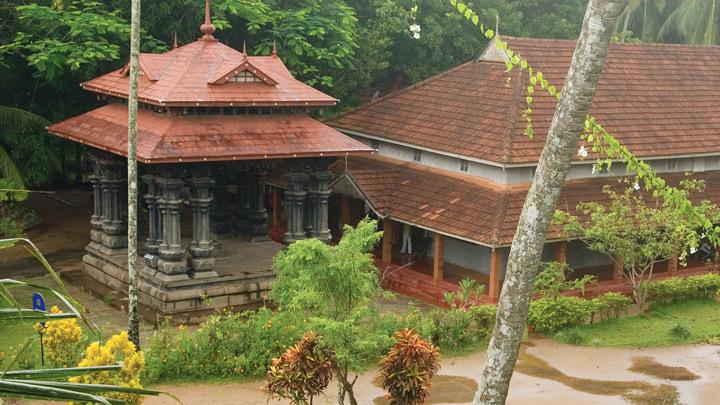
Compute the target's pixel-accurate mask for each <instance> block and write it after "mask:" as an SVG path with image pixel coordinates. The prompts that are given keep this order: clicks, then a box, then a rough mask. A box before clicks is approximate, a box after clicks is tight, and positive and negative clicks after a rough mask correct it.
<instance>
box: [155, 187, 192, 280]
mask: <svg viewBox="0 0 720 405" xmlns="http://www.w3.org/2000/svg"><path fill="white" fill-rule="evenodd" d="M156 184H157V186H158V188H159V190H160V200H159V208H160V213H161V215H162V241H161V243H160V246H159V249H158V251H159V253H160V259H159V260H158V270H160V271H161V272H163V273H165V274H180V273H185V272H187V260H186V259H185V250H184V249H183V247H182V240H181V239H180V213H181V211H182V200H181V199H180V190H181V189H182V187H183V184H184V183H183V181H182V180H179V179H166V178H158V179H157V180H156Z"/></svg>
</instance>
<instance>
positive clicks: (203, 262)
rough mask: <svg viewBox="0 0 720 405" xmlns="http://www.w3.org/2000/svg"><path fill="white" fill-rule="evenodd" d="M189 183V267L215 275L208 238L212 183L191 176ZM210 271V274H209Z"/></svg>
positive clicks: (202, 178)
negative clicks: (190, 226)
mask: <svg viewBox="0 0 720 405" xmlns="http://www.w3.org/2000/svg"><path fill="white" fill-rule="evenodd" d="M188 183H189V184H190V207H191V208H192V216H193V218H192V219H193V221H192V226H193V229H192V241H190V256H191V257H190V268H191V269H192V270H194V271H195V272H196V274H195V276H196V277H197V276H198V275H200V274H198V273H203V274H204V275H215V274H214V272H211V270H212V269H213V268H214V267H215V259H214V258H213V257H212V253H213V246H212V244H211V240H210V205H211V204H212V195H211V194H210V193H211V190H212V186H213V184H214V182H213V180H212V179H210V178H209V177H193V178H191V179H189V180H188ZM209 273H212V274H209Z"/></svg>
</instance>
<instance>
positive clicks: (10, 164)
mask: <svg viewBox="0 0 720 405" xmlns="http://www.w3.org/2000/svg"><path fill="white" fill-rule="evenodd" d="M48 125H50V121H48V120H46V119H45V118H43V117H41V116H39V115H37V114H33V113H31V112H29V111H25V110H21V109H19V108H14V107H7V106H0V179H7V180H9V181H10V183H11V184H12V186H13V187H14V188H24V187H25V182H24V181H23V176H22V173H20V170H19V169H18V167H17V165H16V164H15V162H14V161H13V159H12V158H11V157H10V153H9V152H8V150H7V149H6V148H5V147H3V142H2V138H3V137H4V136H6V134H9V133H10V132H23V133H24V132H28V131H33V130H42V128H45V127H46V126H48ZM42 152H44V153H50V154H52V152H51V151H42Z"/></svg>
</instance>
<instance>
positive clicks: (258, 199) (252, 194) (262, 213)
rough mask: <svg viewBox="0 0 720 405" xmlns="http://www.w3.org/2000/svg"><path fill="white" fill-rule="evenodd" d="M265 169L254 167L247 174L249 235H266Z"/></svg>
mask: <svg viewBox="0 0 720 405" xmlns="http://www.w3.org/2000/svg"><path fill="white" fill-rule="evenodd" d="M264 179H265V171H264V170H262V169H256V170H253V171H251V172H249V173H248V175H247V180H248V182H247V190H248V198H249V200H250V201H249V210H248V212H247V215H246V217H247V220H248V225H249V229H250V235H251V236H263V235H267V230H268V229H267V219H268V213H267V209H265V182H264Z"/></svg>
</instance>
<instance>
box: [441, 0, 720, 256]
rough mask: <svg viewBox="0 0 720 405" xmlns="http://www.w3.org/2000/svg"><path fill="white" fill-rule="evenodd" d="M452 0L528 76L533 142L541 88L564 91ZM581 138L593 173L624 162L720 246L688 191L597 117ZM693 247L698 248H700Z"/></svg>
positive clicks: (719, 235)
mask: <svg viewBox="0 0 720 405" xmlns="http://www.w3.org/2000/svg"><path fill="white" fill-rule="evenodd" d="M449 1H450V4H451V5H452V6H453V7H455V8H456V9H457V11H458V12H459V13H460V14H462V15H463V16H464V17H465V18H466V19H467V20H468V21H470V22H472V23H473V24H474V25H476V26H477V27H478V28H479V30H480V32H481V33H482V34H483V35H484V36H485V37H486V38H487V39H495V46H496V47H497V48H498V49H500V50H502V51H503V52H504V53H505V55H506V56H507V59H506V61H505V66H506V68H507V70H508V72H510V71H512V70H513V69H514V68H520V69H522V70H523V71H525V72H526V74H527V75H528V77H529V79H528V80H529V85H528V87H527V95H526V97H525V102H526V108H525V110H524V111H523V118H524V119H525V122H526V126H525V134H526V135H527V136H528V138H530V139H532V138H533V136H534V131H533V125H532V124H533V123H532V105H533V97H534V95H535V92H536V91H537V88H538V87H540V89H541V90H542V91H545V92H547V93H548V94H550V95H551V96H553V97H555V98H556V99H558V100H560V97H561V92H560V91H558V90H557V88H556V87H555V86H554V85H552V84H551V83H550V82H549V81H548V80H547V79H545V78H544V76H543V73H542V72H541V71H539V70H536V69H533V67H532V66H531V65H530V63H529V62H528V61H527V59H525V58H523V56H522V55H520V53H519V52H517V51H514V50H512V49H510V48H509V46H508V43H507V42H505V41H503V40H501V39H500V37H499V36H497V35H496V33H495V32H494V31H493V30H492V29H490V28H487V27H486V26H485V25H484V24H483V23H482V22H480V17H479V16H478V15H477V13H475V12H474V11H473V10H472V9H471V8H470V7H469V6H468V5H467V4H465V3H462V2H459V1H458V0H449ZM580 139H581V140H583V141H585V142H587V143H588V144H590V145H591V149H592V151H593V152H596V153H597V155H598V156H599V157H598V158H597V163H596V164H595V165H594V166H593V171H594V172H596V171H602V170H603V169H606V170H609V169H610V167H611V166H612V163H613V161H614V160H616V161H617V160H619V161H623V162H625V164H626V166H627V171H628V172H632V173H635V175H636V177H637V181H638V183H636V184H639V182H640V181H642V183H643V185H644V187H645V190H646V191H648V192H652V194H653V197H655V198H662V199H663V200H664V201H665V202H667V203H669V204H672V205H673V206H674V207H676V208H677V209H678V210H680V211H681V212H682V213H684V214H685V215H686V216H687V218H689V219H690V220H691V221H693V223H694V224H695V225H696V226H697V227H698V228H702V229H703V230H704V232H705V235H706V236H707V237H708V239H709V240H710V241H711V242H712V243H713V244H714V245H718V244H720V226H715V225H714V223H713V219H712V218H711V217H709V216H708V215H707V214H706V211H705V210H702V209H700V208H698V207H695V205H694V204H693V203H692V201H690V199H689V198H688V194H687V193H686V192H685V191H683V190H681V189H678V188H677V187H672V186H669V185H668V184H667V183H666V182H665V180H663V179H662V178H661V177H659V176H658V175H657V173H656V172H655V170H654V169H653V168H652V167H651V166H650V165H649V164H647V163H645V162H644V161H642V160H641V159H639V158H638V157H636V156H635V155H634V154H633V153H632V152H631V151H630V150H629V149H628V148H627V147H625V146H624V145H622V144H621V143H620V141H618V140H617V139H616V138H615V137H614V136H612V135H611V134H610V133H608V132H607V130H605V128H604V127H603V126H602V125H600V124H599V123H598V122H597V120H596V119H595V117H593V116H591V115H588V116H587V117H586V118H585V129H584V131H583V133H582V134H580ZM581 153H582V154H581ZM578 155H581V157H584V156H586V155H587V152H586V149H585V147H584V146H582V147H581V150H580V151H579V152H578ZM637 188H639V187H637ZM695 244H697V242H695ZM692 247H694V248H696V247H697V246H692Z"/></svg>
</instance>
